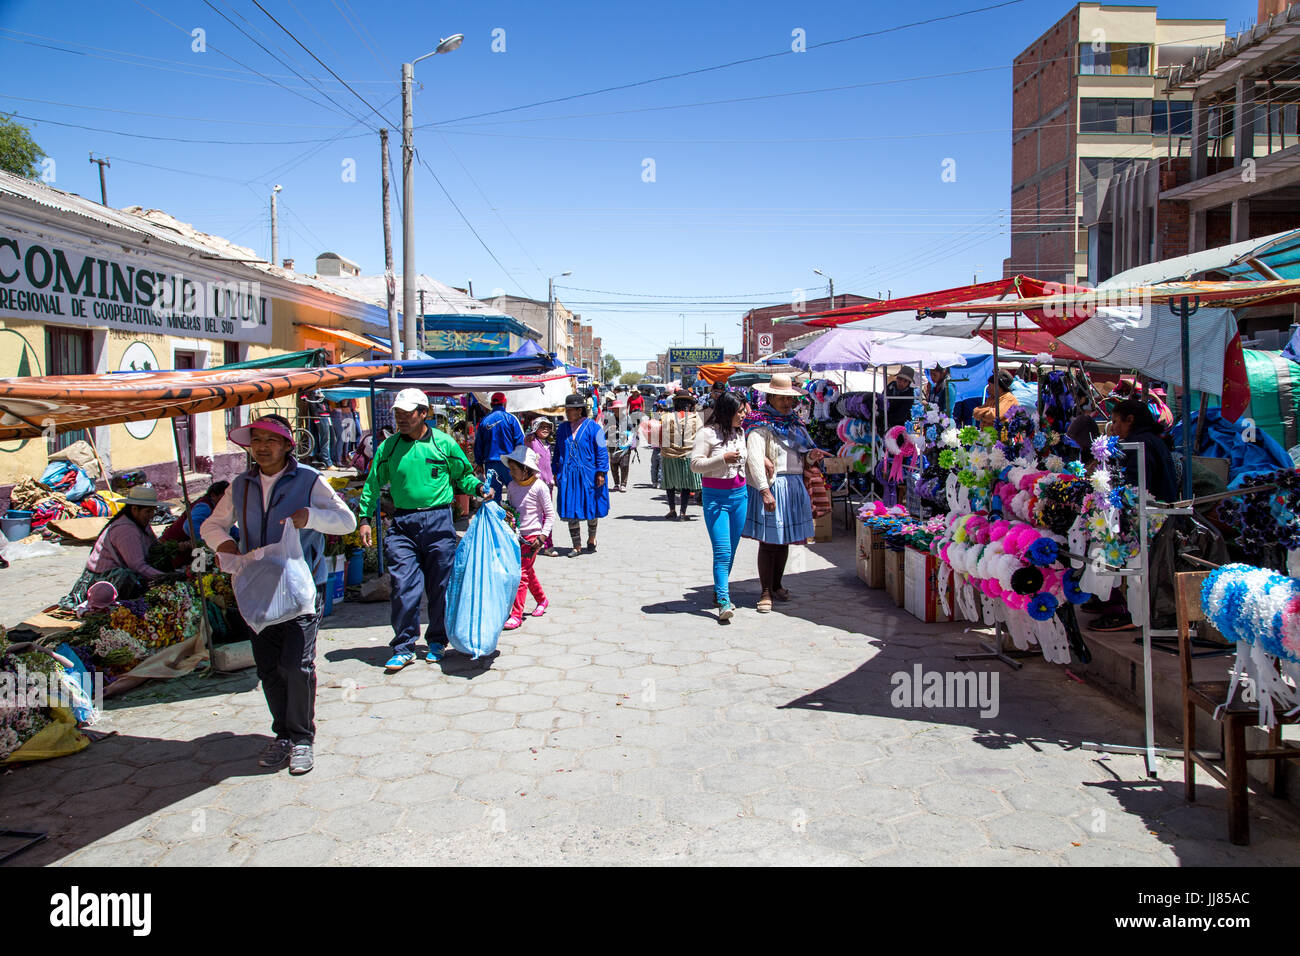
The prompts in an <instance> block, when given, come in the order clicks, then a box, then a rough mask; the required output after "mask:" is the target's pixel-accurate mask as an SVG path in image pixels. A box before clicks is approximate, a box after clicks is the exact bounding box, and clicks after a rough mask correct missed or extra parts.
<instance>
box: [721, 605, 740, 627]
mask: <svg viewBox="0 0 1300 956" xmlns="http://www.w3.org/2000/svg"><path fill="white" fill-rule="evenodd" d="M735 613H736V605H734V604H732V603H731V602H730V601H728V602H727V603H726V604H723V605H721V606H719V608H718V623H719V624H721V623H722V622H723V621H730V620H731V618H732V617H733V616H734V615H735Z"/></svg>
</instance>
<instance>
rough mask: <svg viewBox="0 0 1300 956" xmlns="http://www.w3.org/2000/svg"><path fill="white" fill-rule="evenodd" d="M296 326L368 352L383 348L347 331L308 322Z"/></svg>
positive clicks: (362, 336) (355, 333)
mask: <svg viewBox="0 0 1300 956" xmlns="http://www.w3.org/2000/svg"><path fill="white" fill-rule="evenodd" d="M296 324H297V326H298V328H300V329H309V330H310V331H312V332H315V333H317V334H319V335H323V336H325V338H327V339H337V340H338V341H340V342H347V343H348V344H349V345H355V346H357V348H363V349H367V350H370V351H374V350H380V349H382V348H383V346H382V345H379V344H378V343H376V342H372V341H370V339H368V338H366V337H365V336H364V335H361V334H359V333H357V332H349V331H348V330H347V329H327V328H326V327H325V326H323V325H311V324H310V323H308V322H298V323H296Z"/></svg>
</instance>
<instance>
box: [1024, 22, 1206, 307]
mask: <svg viewBox="0 0 1300 956" xmlns="http://www.w3.org/2000/svg"><path fill="white" fill-rule="evenodd" d="M1223 35H1224V21H1223V20H1169V19H1160V18H1159V17H1157V15H1156V8H1155V7H1137V6H1104V5H1102V4H1100V3H1080V4H1077V5H1076V6H1075V7H1074V8H1073V9H1072V10H1070V12H1069V13H1067V14H1066V15H1065V16H1064V17H1063V18H1062V19H1061V20H1060V21H1059V22H1058V23H1057V24H1056V25H1055V26H1053V27H1052V28H1051V29H1050V30H1048V31H1047V32H1046V33H1044V34H1043V35H1042V36H1040V37H1039V38H1038V39H1037V40H1035V41H1034V42H1033V43H1032V44H1030V45H1029V46H1028V47H1027V48H1026V49H1025V50H1024V51H1023V52H1022V53H1021V54H1020V55H1019V56H1018V57H1016V59H1015V63H1014V67H1013V74H1012V77H1013V79H1012V96H1011V110H1012V126H1013V132H1012V160H1011V255H1010V256H1009V257H1008V258H1007V259H1006V260H1005V262H1004V263H1003V274H1004V275H1015V274H1016V273H1024V274H1027V275H1031V276H1034V277H1035V278H1038V279H1046V280H1050V281H1058V282H1091V283H1096V282H1099V281H1101V280H1103V279H1105V278H1107V277H1108V276H1109V275H1110V273H1111V262H1112V252H1113V244H1114V242H1115V238H1116V237H1115V236H1114V234H1113V231H1112V230H1111V229H1110V227H1109V224H1108V223H1107V222H1106V221H1105V210H1104V207H1105V204H1106V199H1107V190H1108V187H1109V186H1110V185H1111V184H1113V183H1114V182H1115V180H1116V177H1117V176H1118V175H1120V174H1122V173H1124V171H1125V170H1126V169H1128V168H1129V167H1131V166H1133V164H1135V163H1136V164H1144V163H1147V162H1149V161H1151V160H1153V159H1155V158H1157V157H1165V156H1168V155H1170V154H1171V150H1172V151H1173V155H1177V154H1178V150H1179V149H1180V148H1182V144H1183V143H1184V142H1185V141H1186V140H1187V139H1188V138H1189V137H1190V135H1191V127H1192V102H1191V99H1192V97H1191V94H1190V92H1189V91H1187V90H1185V89H1181V88H1175V87H1167V86H1166V83H1165V80H1164V75H1165V74H1167V73H1168V71H1169V68H1170V67H1171V66H1174V65H1177V64H1183V63H1187V62H1189V61H1190V60H1191V59H1192V57H1193V56H1194V55H1195V53H1196V51H1197V49H1198V48H1200V47H1206V46H1211V45H1216V44H1218V43H1220V42H1221V41H1222V39H1223ZM1183 155H1186V153H1185V150H1184V152H1183ZM1153 234H1154V232H1153V230H1152V228H1151V224H1150V223H1148V224H1146V225H1145V226H1144V227H1143V229H1142V230H1139V232H1138V233H1137V234H1135V235H1134V236H1132V237H1129V236H1125V237H1122V240H1123V241H1131V242H1133V243H1139V242H1140V243H1145V244H1147V245H1149V244H1150V240H1151V236H1152V235H1153Z"/></svg>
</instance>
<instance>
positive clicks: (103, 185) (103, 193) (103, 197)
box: [90, 153, 113, 206]
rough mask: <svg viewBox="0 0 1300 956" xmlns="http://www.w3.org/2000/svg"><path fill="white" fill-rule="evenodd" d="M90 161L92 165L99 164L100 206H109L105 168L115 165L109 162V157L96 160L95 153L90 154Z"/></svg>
mask: <svg viewBox="0 0 1300 956" xmlns="http://www.w3.org/2000/svg"><path fill="white" fill-rule="evenodd" d="M90 161H91V162H92V163H99V204H100V205H101V206H107V205H108V180H107V179H105V178H104V167H105V166H112V165H113V164H112V163H110V162H109V161H108V158H107V157H105V158H102V159H96V158H95V154H94V153H91V154H90Z"/></svg>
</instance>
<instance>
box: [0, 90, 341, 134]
mask: <svg viewBox="0 0 1300 956" xmlns="http://www.w3.org/2000/svg"><path fill="white" fill-rule="evenodd" d="M0 98H4V99H9V100H18V101H19V102H21V103H40V104H42V105H44V106H63V107H67V108H68V109H74V110H90V111H92V112H95V113H120V114H122V115H125V116H147V117H150V118H151V119H176V120H188V121H190V122H193V123H220V124H222V125H226V126H273V127H276V128H285V127H291V128H295V129H333V130H337V129H340V128H346V127H339V126H330V125H326V124H324V123H260V122H258V121H256V120H228V119H215V118H211V117H206V116H185V115H183V114H179V113H146V112H143V111H141V110H123V109H117V108H116V107H112V106H87V105H85V104H83V103H62V102H60V101H58V100H39V99H35V98H34V97H30V96H14V95H13V94H12V93H0Z"/></svg>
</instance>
